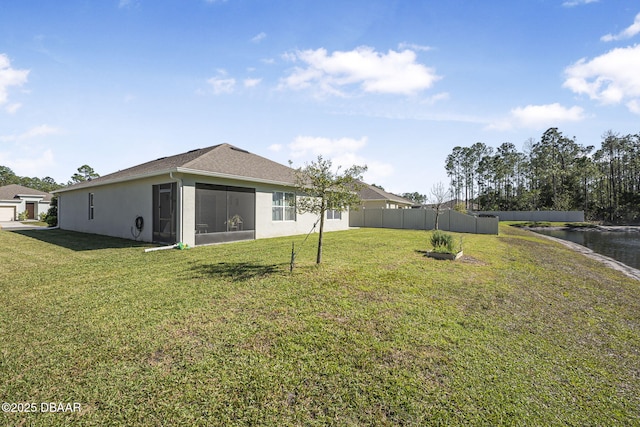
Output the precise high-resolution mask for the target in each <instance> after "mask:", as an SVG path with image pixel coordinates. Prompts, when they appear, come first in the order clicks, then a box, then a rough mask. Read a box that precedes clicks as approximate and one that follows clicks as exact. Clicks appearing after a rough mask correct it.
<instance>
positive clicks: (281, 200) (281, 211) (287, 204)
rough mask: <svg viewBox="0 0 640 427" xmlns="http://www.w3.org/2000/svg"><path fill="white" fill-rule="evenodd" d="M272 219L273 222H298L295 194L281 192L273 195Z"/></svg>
mask: <svg viewBox="0 0 640 427" xmlns="http://www.w3.org/2000/svg"><path fill="white" fill-rule="evenodd" d="M271 219H272V220H273V221H295V220H296V195H295V194H294V193H284V192H281V191H275V192H274V193H273V205H272V208H271Z"/></svg>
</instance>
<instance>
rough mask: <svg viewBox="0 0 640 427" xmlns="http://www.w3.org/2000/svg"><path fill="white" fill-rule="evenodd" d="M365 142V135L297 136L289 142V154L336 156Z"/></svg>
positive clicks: (356, 148)
mask: <svg viewBox="0 0 640 427" xmlns="http://www.w3.org/2000/svg"><path fill="white" fill-rule="evenodd" d="M366 144H367V137H366V136H365V137H362V138H360V139H353V138H338V139H330V138H322V137H314V136H298V137H296V139H295V140H294V141H293V142H292V143H291V144H289V149H290V150H291V156H292V157H294V158H299V157H309V155H311V156H313V157H317V156H323V157H337V156H342V155H344V154H346V153H353V152H355V151H358V150H359V149H361V148H362V147H364V146H365V145H366Z"/></svg>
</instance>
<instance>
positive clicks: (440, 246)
mask: <svg viewBox="0 0 640 427" xmlns="http://www.w3.org/2000/svg"><path fill="white" fill-rule="evenodd" d="M431 246H433V250H434V252H448V253H455V248H454V245H453V236H452V235H451V234H447V233H443V232H442V231H440V230H435V231H434V232H433V233H432V234H431Z"/></svg>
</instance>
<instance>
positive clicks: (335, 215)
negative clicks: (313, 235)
mask: <svg viewBox="0 0 640 427" xmlns="http://www.w3.org/2000/svg"><path fill="white" fill-rule="evenodd" d="M327 219H342V212H341V211H337V210H335V209H327Z"/></svg>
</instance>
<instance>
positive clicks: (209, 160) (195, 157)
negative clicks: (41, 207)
mask: <svg viewBox="0 0 640 427" xmlns="http://www.w3.org/2000/svg"><path fill="white" fill-rule="evenodd" d="M170 172H182V173H193V174H199V175H208V176H215V177H221V178H233V179H240V180H245V181H254V182H266V183H275V184H285V185H294V183H295V179H294V171H293V169H291V168H290V167H288V166H284V165H281V164H280V163H276V162H274V161H272V160H269V159H266V158H264V157H261V156H258V155H256V154H252V153H249V152H248V151H246V150H243V149H241V148H238V147H234V146H233V145H230V144H219V145H214V146H212V147H207V148H201V149H198V150H191V151H188V152H186V153H182V154H177V155H175V156H169V157H161V158H159V159H156V160H153V161H150V162H147V163H143V164H141V165H137V166H133V167H130V168H128V169H124V170H121V171H118V172H114V173H112V174H109V175H104V176H101V177H99V178H93V179H92V180H90V181H89V180H87V181H84V182H81V183H78V184H74V185H72V186H70V187H66V188H62V189H60V190H56V191H55V192H64V191H69V190H75V189H78V188H85V187H93V186H98V185H105V184H111V183H115V182H122V181H129V180H132V179H137V178H144V177H150V176H157V175H162V174H168V173H170Z"/></svg>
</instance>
